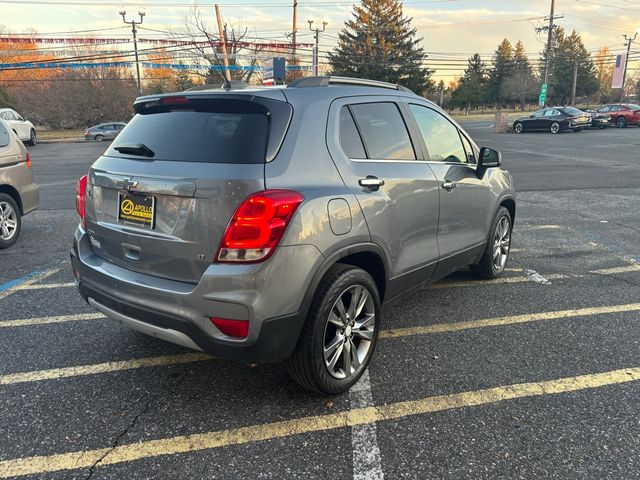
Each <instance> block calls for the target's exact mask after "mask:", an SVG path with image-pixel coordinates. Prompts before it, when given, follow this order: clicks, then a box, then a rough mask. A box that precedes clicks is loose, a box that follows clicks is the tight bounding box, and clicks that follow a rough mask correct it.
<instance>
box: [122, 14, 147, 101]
mask: <svg viewBox="0 0 640 480" xmlns="http://www.w3.org/2000/svg"><path fill="white" fill-rule="evenodd" d="M118 13H119V14H120V15H121V16H122V21H123V22H124V23H126V24H127V25H131V31H132V32H133V51H134V52H135V57H136V75H137V78H138V96H140V95H142V84H141V83H140V62H139V60H138V38H137V37H136V34H137V32H138V31H137V30H136V25H142V22H143V21H144V16H145V14H146V12H145V11H144V10H143V9H142V8H141V9H140V10H138V15H140V21H139V22H136V21H135V20H131V21H130V22H127V19H126V18H125V17H126V15H127V12H126V11H125V9H124V8H123V9H120V11H119V12H118Z"/></svg>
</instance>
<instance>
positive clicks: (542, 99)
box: [538, 83, 547, 105]
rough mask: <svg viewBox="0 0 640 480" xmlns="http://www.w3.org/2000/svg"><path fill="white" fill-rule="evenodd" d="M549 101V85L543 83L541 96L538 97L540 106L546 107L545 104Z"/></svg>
mask: <svg viewBox="0 0 640 480" xmlns="http://www.w3.org/2000/svg"><path fill="white" fill-rule="evenodd" d="M546 100H547V84H546V83H543V84H542V86H541V87H540V96H539V97H538V104H540V105H544V102H545V101H546Z"/></svg>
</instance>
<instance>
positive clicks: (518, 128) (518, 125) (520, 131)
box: [513, 123, 522, 133]
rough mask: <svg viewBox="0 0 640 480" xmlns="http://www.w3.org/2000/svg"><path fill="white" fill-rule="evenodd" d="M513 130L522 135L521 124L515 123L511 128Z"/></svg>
mask: <svg viewBox="0 0 640 480" xmlns="http://www.w3.org/2000/svg"><path fill="white" fill-rule="evenodd" d="M513 129H514V130H515V132H516V133H522V124H521V123H516V124H515V125H514V126H513Z"/></svg>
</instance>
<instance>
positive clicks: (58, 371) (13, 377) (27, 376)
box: [0, 352, 213, 385]
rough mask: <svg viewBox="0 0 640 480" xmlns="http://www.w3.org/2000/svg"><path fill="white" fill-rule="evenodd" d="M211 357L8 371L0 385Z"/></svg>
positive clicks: (188, 355)
mask: <svg viewBox="0 0 640 480" xmlns="http://www.w3.org/2000/svg"><path fill="white" fill-rule="evenodd" d="M212 358H213V357H211V356H209V355H206V354H204V353H196V352H193V353H181V354H178V355H164V356H161V357H148V358H138V359H135V360H122V361H119V362H107V363H96V364H92V365H79V366H77V367H64V368H53V369H51V370H37V371H33V372H20V373H9V374H7V375H2V376H0V385H12V384H16V383H26V382H39V381H42V380H54V379H58V378H66V377H77V376H82V375H95V374H98V373H108V372H119V371H122V370H133V369H136V368H145V367H160V366H164V365H178V364H183V363H195V362H202V361H205V360H211V359H212Z"/></svg>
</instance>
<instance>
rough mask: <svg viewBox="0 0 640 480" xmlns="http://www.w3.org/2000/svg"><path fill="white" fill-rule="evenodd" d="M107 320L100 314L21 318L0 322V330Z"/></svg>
mask: <svg viewBox="0 0 640 480" xmlns="http://www.w3.org/2000/svg"><path fill="white" fill-rule="evenodd" d="M96 318H107V317H105V316H104V315H103V314H102V313H78V314H76V315H58V316H55V317H34V318H21V319H19V320H3V321H0V328H8V327H25V326H28V325H46V324H48V323H63V322H77V321H80V320H95V319H96Z"/></svg>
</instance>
